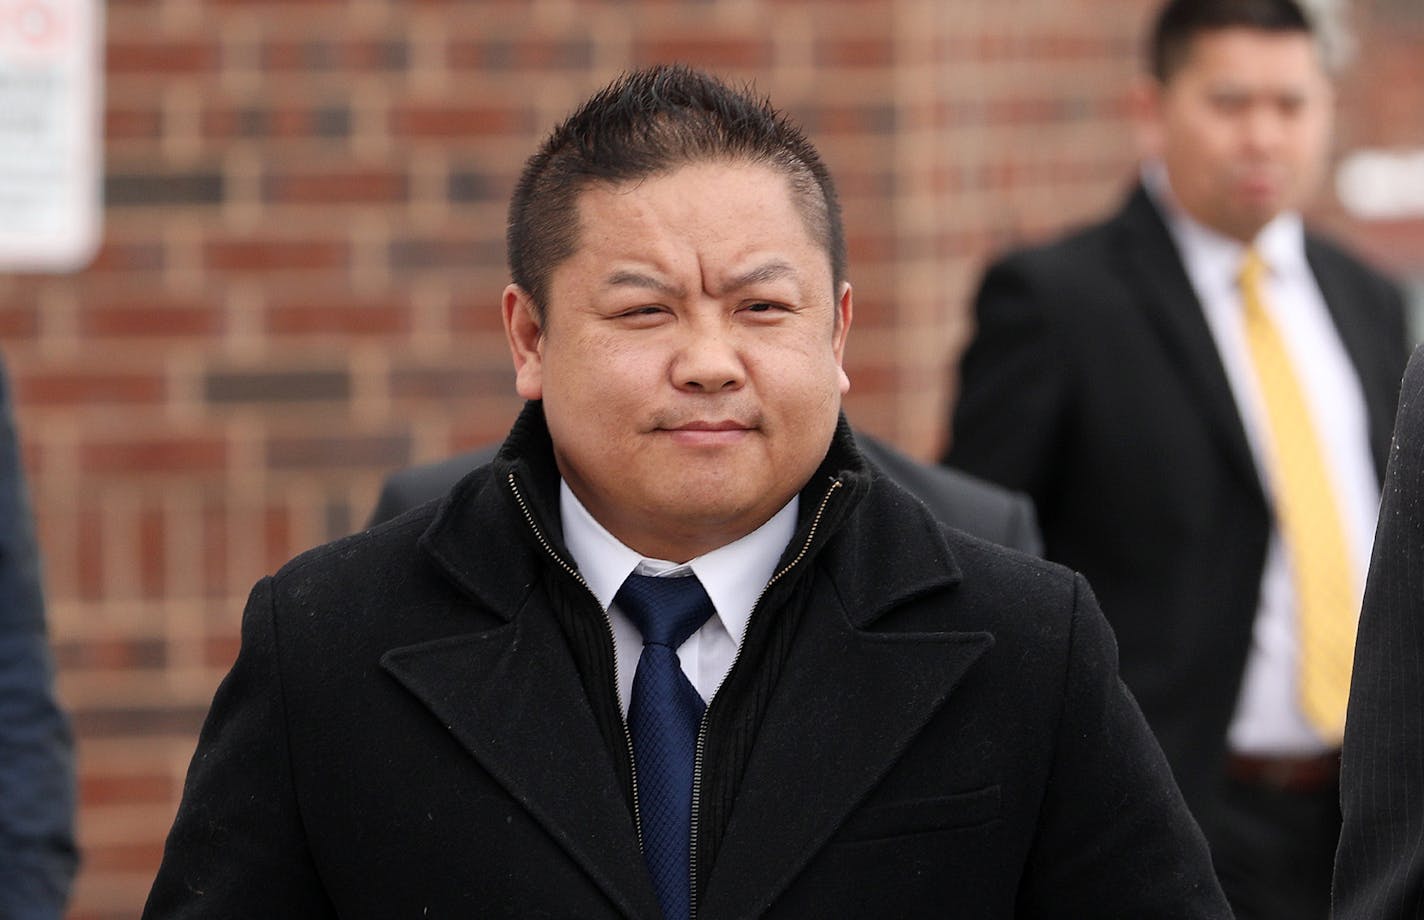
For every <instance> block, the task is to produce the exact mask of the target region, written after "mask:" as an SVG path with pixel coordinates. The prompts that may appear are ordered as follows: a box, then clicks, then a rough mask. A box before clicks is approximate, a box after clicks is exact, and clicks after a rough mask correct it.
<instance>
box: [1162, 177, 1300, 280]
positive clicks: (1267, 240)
mask: <svg viewBox="0 0 1424 920" xmlns="http://www.w3.org/2000/svg"><path fill="white" fill-rule="evenodd" d="M1142 184H1143V187H1144V188H1146V189H1147V193H1148V195H1150V196H1151V198H1152V202H1153V204H1155V205H1157V209H1158V210H1159V211H1160V212H1161V213H1162V214H1163V216H1164V217H1165V218H1166V221H1167V227H1168V229H1169V230H1170V231H1171V233H1172V237H1173V239H1174V240H1175V241H1176V243H1177V247H1178V249H1180V250H1181V251H1182V256H1183V261H1187V262H1194V263H1196V264H1198V265H1200V266H1202V267H1204V268H1205V269H1206V270H1207V274H1208V275H1209V276H1210V277H1212V278H1215V279H1217V280H1218V281H1219V283H1221V284H1224V285H1227V286H1229V287H1230V289H1231V290H1235V287H1236V277H1237V273H1238V272H1239V271H1240V269H1241V260H1242V258H1243V257H1244V255H1245V252H1246V246H1245V245H1244V244H1243V243H1242V242H1241V241H1240V240H1235V239H1232V238H1231V237H1229V236H1226V235H1224V234H1221V233H1218V232H1217V231H1215V230H1213V229H1212V228H1210V227H1208V226H1207V225H1206V224H1203V223H1201V222H1200V221H1198V220H1197V219H1196V218H1194V217H1192V216H1191V215H1190V214H1188V213H1187V212H1186V211H1185V210H1183V209H1182V207H1181V205H1180V204H1178V203H1177V199H1176V197H1175V196H1174V195H1173V194H1172V184H1171V180H1170V179H1169V178H1168V176H1167V168H1166V166H1164V165H1163V164H1162V163H1161V162H1160V161H1149V162H1147V163H1144V164H1143V166H1142ZM1252 246H1253V247H1254V248H1255V250H1256V252H1257V254H1258V255H1260V257H1261V260H1262V261H1263V262H1264V263H1265V264H1266V268H1267V270H1268V271H1270V273H1271V274H1273V275H1281V274H1285V273H1297V272H1302V271H1309V265H1308V264H1307V262H1306V259H1305V224H1304V222H1303V221H1302V220H1301V217H1300V214H1299V212H1296V211H1283V212H1281V213H1280V214H1277V215H1276V216H1275V217H1274V218H1273V219H1272V220H1271V222H1270V223H1268V224H1266V226H1264V227H1262V228H1261V232H1260V233H1258V234H1256V239H1255V240H1254V241H1252Z"/></svg>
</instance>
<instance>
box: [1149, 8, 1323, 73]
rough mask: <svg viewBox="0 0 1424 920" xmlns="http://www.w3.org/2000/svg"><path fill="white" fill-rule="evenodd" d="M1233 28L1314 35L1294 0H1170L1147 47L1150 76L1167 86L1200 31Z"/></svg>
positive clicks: (1185, 58) (1309, 23)
mask: <svg viewBox="0 0 1424 920" xmlns="http://www.w3.org/2000/svg"><path fill="white" fill-rule="evenodd" d="M1232 28H1245V29H1259V30H1261V31H1263V32H1300V33H1303V34H1305V35H1314V34H1315V28H1314V25H1313V24H1312V23H1311V21H1310V17H1309V16H1307V15H1306V14H1305V11H1304V10H1303V9H1301V7H1300V4H1298V3H1296V0H1171V2H1169V3H1168V4H1167V5H1166V6H1164V7H1163V8H1162V11H1161V13H1159V14H1158V16H1157V24H1156V27H1155V28H1154V29H1153V30H1152V36H1151V41H1150V44H1149V45H1148V51H1147V59H1148V66H1149V68H1150V69H1151V71H1152V75H1153V76H1154V77H1156V78H1157V81H1158V82H1159V83H1164V84H1165V83H1167V81H1169V80H1170V79H1171V78H1172V77H1173V76H1175V75H1176V73H1177V71H1178V70H1179V69H1180V68H1181V66H1182V65H1183V64H1184V63H1185V62H1186V60H1187V57H1188V55H1190V54H1191V50H1192V42H1194V41H1195V40H1196V39H1197V38H1198V37H1199V36H1200V35H1201V34H1202V33H1203V32H1214V31H1217V30H1219V29H1232Z"/></svg>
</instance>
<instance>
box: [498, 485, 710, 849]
mask: <svg viewBox="0 0 1424 920" xmlns="http://www.w3.org/2000/svg"><path fill="white" fill-rule="evenodd" d="M509 491H510V492H512V493H513V494H514V500H515V501H516V502H518V503H519V510H520V511H522V512H523V513H524V520H525V521H526V522H527V523H528V524H529V529H530V530H532V531H533V532H534V538H535V539H536V540H538V541H539V545H540V546H542V547H544V551H545V552H546V553H548V554H549V556H550V558H552V559H553V560H554V561H555V562H557V563H558V564H559V567H560V568H562V569H563V570H564V571H565V572H568V573H569V574H570V575H571V576H573V578H574V580H575V581H577V582H578V583H579V584H581V585H583V587H584V590H585V591H587V592H588V596H589V597H591V598H593V600H594V603H596V604H598V608H599V609H600V610H603V604H602V603H599V600H598V596H597V595H595V594H594V593H593V589H592V588H590V587H589V586H588V582H587V581H585V580H584V577H583V575H582V574H580V573H579V570H578V569H576V568H574V567H573V566H572V565H570V564H569V563H568V562H566V561H565V560H564V557H562V556H560V555H559V554H558V553H557V552H555V551H554V547H553V546H551V545H550V544H549V541H548V540H546V539H544V534H543V532H542V531H540V530H539V525H538V524H536V523H535V522H534V515H533V513H532V512H530V510H529V506H528V505H527V504H525V502H524V496H523V495H522V494H521V493H520V491H519V485H518V484H517V483H516V482H515V481H514V473H510V474H509ZM603 625H604V626H606V627H607V628H608V647H609V648H610V649H613V648H616V646H615V644H614V638H613V619H612V618H611V617H610V616H609V615H608V611H607V610H603ZM618 686H619V684H618V655H617V654H616V653H615V654H614V655H613V695H614V698H615V699H616V698H617V696H618ZM619 708H620V709H621V708H622V705H621V702H620V705H619ZM619 721H620V723H621V724H622V726H623V744H624V746H625V748H626V749H627V751H628V769H629V772H630V773H631V774H632V777H633V829H634V831H636V832H637V835H638V851H639V852H642V850H643V815H642V811H641V810H640V808H639V805H638V761H637V758H635V757H634V756H633V735H632V733H631V732H629V731H628V720H627V719H620V720H619ZM694 801H695V799H694Z"/></svg>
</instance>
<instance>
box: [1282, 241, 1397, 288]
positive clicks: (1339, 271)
mask: <svg viewBox="0 0 1424 920" xmlns="http://www.w3.org/2000/svg"><path fill="white" fill-rule="evenodd" d="M1305 255H1306V259H1307V260H1308V261H1309V262H1310V266H1311V268H1312V269H1313V270H1314V271H1315V273H1316V275H1317V276H1323V277H1322V280H1325V281H1329V282H1334V283H1339V284H1344V285H1346V286H1348V287H1350V289H1351V290H1352V291H1355V292H1360V293H1366V294H1372V295H1373V296H1374V297H1375V298H1378V299H1385V300H1388V301H1391V302H1396V303H1402V302H1403V293H1402V292H1401V291H1400V288H1399V284H1398V282H1396V281H1395V280H1394V279H1393V278H1391V277H1390V276H1389V275H1388V274H1386V273H1385V272H1384V271H1383V270H1381V269H1380V268H1378V267H1376V266H1374V265H1372V264H1371V263H1370V262H1368V261H1367V260H1366V259H1364V258H1362V257H1361V256H1359V255H1358V254H1356V253H1355V252H1353V251H1351V250H1350V249H1348V248H1347V247H1346V246H1345V245H1343V244H1342V243H1340V242H1339V241H1337V240H1335V239H1334V238H1332V237H1330V236H1329V235H1327V234H1324V233H1321V232H1319V231H1317V230H1316V229H1314V228H1311V229H1309V230H1307V232H1306V237H1305Z"/></svg>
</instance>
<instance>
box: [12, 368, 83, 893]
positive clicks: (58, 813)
mask: <svg viewBox="0 0 1424 920" xmlns="http://www.w3.org/2000/svg"><path fill="white" fill-rule="evenodd" d="M74 798H75V795H74V762H73V750H72V744H71V739H70V734H69V725H68V722H67V721H66V719H65V717H64V715H63V713H62V712H61V711H60V708H59V705H58V703H57V702H56V700H55V697H54V667H53V663H52V662H51V659H50V652H49V645H48V642H47V640H46V636H45V621H44V601H43V595H42V593H41V589H40V561H39V550H38V548H37V545H36V541H35V530H34V523H33V521H32V518H31V516H30V505H29V497H28V495H27V493H26V490H25V482H24V474H23V471H22V469H21V465H20V452H19V447H18V444H17V438H16V435H15V427H14V423H13V420H12V418H11V414H10V402H9V397H8V395H7V388H6V385H5V380H4V369H3V367H0V917H6V918H15V920H41V918H57V917H59V916H60V915H61V913H62V912H63V910H64V904H65V900H66V897H67V895H68V893H69V886H70V882H71V880H72V879H73V877H74V869H75V865H76V863H77V861H78V860H77V855H76V850H75V845H74Z"/></svg>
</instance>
